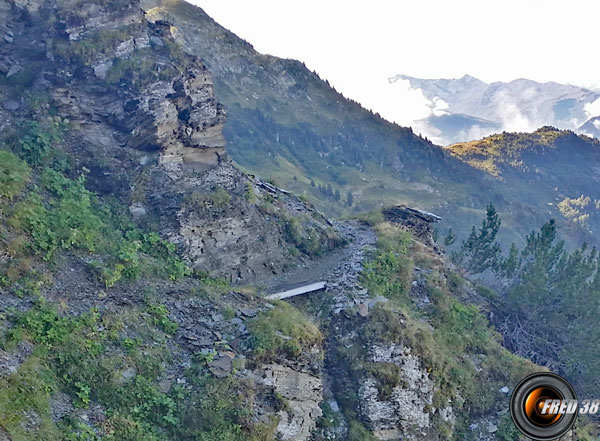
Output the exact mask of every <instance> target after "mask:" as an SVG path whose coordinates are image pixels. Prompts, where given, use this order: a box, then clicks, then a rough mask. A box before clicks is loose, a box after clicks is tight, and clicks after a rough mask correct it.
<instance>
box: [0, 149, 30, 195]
mask: <svg viewBox="0 0 600 441" xmlns="http://www.w3.org/2000/svg"><path fill="white" fill-rule="evenodd" d="M29 178H30V169H29V167H28V166H27V164H25V163H24V162H23V161H21V160H20V159H19V158H17V157H16V156H15V155H13V154H12V153H10V152H7V151H3V150H0V196H1V197H5V198H8V199H12V198H14V197H15V196H16V195H18V194H19V193H20V192H21V191H22V190H23V188H25V185H27V183H28V182H29Z"/></svg>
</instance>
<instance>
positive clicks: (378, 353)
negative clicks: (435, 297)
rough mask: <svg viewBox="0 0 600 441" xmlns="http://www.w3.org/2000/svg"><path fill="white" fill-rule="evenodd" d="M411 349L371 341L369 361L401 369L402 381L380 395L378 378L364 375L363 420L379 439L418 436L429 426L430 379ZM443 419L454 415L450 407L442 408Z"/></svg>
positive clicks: (359, 392)
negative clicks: (387, 396)
mask: <svg viewBox="0 0 600 441" xmlns="http://www.w3.org/2000/svg"><path fill="white" fill-rule="evenodd" d="M411 352H412V351H411V349H410V348H408V347H404V346H398V345H394V344H392V345H378V344H373V345H372V346H371V348H370V351H369V358H368V361H369V362H371V363H391V364H393V365H395V366H397V367H398V368H399V369H400V372H401V376H402V381H403V383H402V384H401V385H398V386H395V387H394V388H393V389H392V392H391V395H390V397H389V399H381V398H380V397H379V392H378V390H377V381H376V380H375V379H374V378H372V377H365V378H364V379H363V381H362V385H361V387H360V389H359V390H358V395H359V401H360V410H361V414H362V417H363V419H364V421H365V422H366V423H367V425H368V427H369V428H370V429H371V430H372V431H373V434H374V435H375V436H376V437H377V438H379V439H380V440H401V439H417V438H418V437H419V435H420V436H426V435H427V434H428V432H429V431H430V429H431V426H432V421H431V417H432V415H433V413H434V412H435V409H432V402H433V390H434V385H433V381H432V380H431V379H430V378H429V374H428V373H427V371H426V370H425V369H423V367H422V366H421V363H420V361H419V358H418V356H415V355H414V354H412V353H411ZM444 416H445V417H446V420H448V421H449V420H451V419H452V418H453V415H452V408H448V409H447V410H446V411H445V412H444Z"/></svg>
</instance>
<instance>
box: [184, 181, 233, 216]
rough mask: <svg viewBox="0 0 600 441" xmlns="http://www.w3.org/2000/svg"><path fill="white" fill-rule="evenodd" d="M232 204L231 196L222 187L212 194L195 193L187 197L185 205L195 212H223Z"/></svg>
mask: <svg viewBox="0 0 600 441" xmlns="http://www.w3.org/2000/svg"><path fill="white" fill-rule="evenodd" d="M230 202H231V196H230V195H229V193H227V191H225V189H223V188H222V187H216V188H215V190H214V191H213V192H212V193H201V192H198V191H193V192H190V193H188V194H187V195H186V196H185V200H184V203H185V204H186V205H187V206H188V207H190V208H193V209H195V210H198V211H201V212H206V211H223V210H225V209H226V208H227V207H228V206H229V203H230Z"/></svg>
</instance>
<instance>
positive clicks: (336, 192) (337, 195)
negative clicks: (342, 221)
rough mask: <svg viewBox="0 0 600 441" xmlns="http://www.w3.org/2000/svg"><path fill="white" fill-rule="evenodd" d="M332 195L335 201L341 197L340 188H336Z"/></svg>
mask: <svg viewBox="0 0 600 441" xmlns="http://www.w3.org/2000/svg"><path fill="white" fill-rule="evenodd" d="M333 197H334V198H335V200H336V201H339V200H340V199H342V195H341V194H340V190H338V189H336V190H335V193H334V195H333Z"/></svg>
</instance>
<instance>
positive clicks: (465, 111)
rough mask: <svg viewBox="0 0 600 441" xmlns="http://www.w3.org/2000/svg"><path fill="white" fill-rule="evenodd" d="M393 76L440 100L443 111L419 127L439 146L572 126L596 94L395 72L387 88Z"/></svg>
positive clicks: (549, 86) (581, 118)
mask: <svg viewBox="0 0 600 441" xmlns="http://www.w3.org/2000/svg"><path fill="white" fill-rule="evenodd" d="M399 80H405V81H408V82H409V83H410V85H411V87H412V88H414V89H419V90H420V91H421V92H422V93H423V95H424V96H425V98H427V99H428V100H430V101H431V102H434V101H438V102H439V103H443V104H444V107H445V108H444V110H441V111H440V112H438V114H436V115H432V116H431V117H428V118H426V119H424V120H423V121H421V125H420V126H419V130H420V131H422V132H423V133H425V134H427V136H430V137H432V138H433V139H434V140H435V142H438V143H441V144H444V145H447V144H452V143H456V142H462V141H470V140H472V139H477V138H481V137H483V136H486V135H489V134H491V133H494V132H498V131H504V130H506V131H532V130H535V129H537V128H538V127H541V126H545V125H552V126H555V127H558V128H561V129H569V130H577V129H578V128H579V126H580V125H582V124H583V123H584V122H585V121H586V120H587V119H588V118H589V114H588V110H587V109H586V106H589V105H590V104H592V103H594V102H595V101H596V100H597V99H598V98H600V93H598V92H594V91H592V90H588V89H585V88H582V87H576V86H571V85H566V84H558V83H554V82H549V83H538V82H535V81H531V80H526V79H518V80H514V81H510V82H508V83H504V82H494V83H491V84H488V83H485V82H483V81H481V80H479V79H477V78H474V77H472V76H470V75H465V76H464V77H462V78H458V79H421V78H414V77H409V76H406V75H397V76H395V77H392V78H390V80H389V81H390V83H392V87H393V84H394V83H395V82H398V81H399ZM399 105H401V103H400V104H399ZM438 106H439V105H438ZM457 116H461V119H460V120H457V119H456V117H457ZM467 117H470V118H471V120H470V121H469V120H468V119H467ZM459 123H460V124H459Z"/></svg>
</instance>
